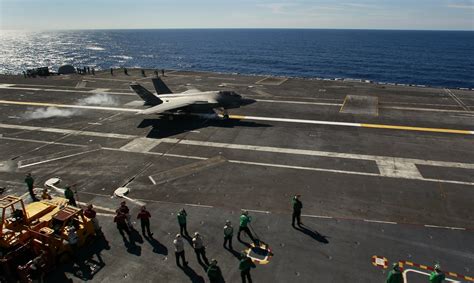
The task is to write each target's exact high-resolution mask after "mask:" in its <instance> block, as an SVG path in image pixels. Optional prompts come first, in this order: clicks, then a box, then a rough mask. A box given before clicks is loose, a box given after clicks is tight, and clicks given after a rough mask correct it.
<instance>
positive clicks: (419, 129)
mask: <svg viewBox="0 0 474 283" xmlns="http://www.w3.org/2000/svg"><path fill="white" fill-rule="evenodd" d="M361 127H363V128H375V129H391V130H404V131H419V132H435V133H448V134H465V135H473V134H474V131H468V130H452V129H442V128H424V127H411V126H397V125H381V124H361Z"/></svg>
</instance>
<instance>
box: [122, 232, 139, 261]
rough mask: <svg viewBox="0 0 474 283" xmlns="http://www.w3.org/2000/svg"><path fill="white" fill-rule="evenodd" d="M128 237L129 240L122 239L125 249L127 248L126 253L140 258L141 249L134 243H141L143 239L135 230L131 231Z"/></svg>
mask: <svg viewBox="0 0 474 283" xmlns="http://www.w3.org/2000/svg"><path fill="white" fill-rule="evenodd" d="M128 236H129V240H127V239H126V238H123V241H124V244H125V247H126V248H127V252H129V253H131V254H133V255H136V256H141V254H142V248H141V247H140V246H139V245H137V244H136V243H140V244H142V243H143V238H142V236H140V234H139V233H138V232H137V230H135V229H131V231H130V234H129V235H128Z"/></svg>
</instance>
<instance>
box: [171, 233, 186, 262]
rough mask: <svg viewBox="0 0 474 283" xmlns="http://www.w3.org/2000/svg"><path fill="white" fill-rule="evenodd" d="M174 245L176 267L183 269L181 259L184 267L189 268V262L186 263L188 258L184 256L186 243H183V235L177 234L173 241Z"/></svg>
mask: <svg viewBox="0 0 474 283" xmlns="http://www.w3.org/2000/svg"><path fill="white" fill-rule="evenodd" d="M173 245H174V255H175V256H176V265H177V266H179V267H181V264H180V263H179V259H180V258H181V261H182V262H183V265H184V266H187V265H188V262H187V261H186V257H185V255H184V241H183V237H181V234H176V237H175V238H174V241H173Z"/></svg>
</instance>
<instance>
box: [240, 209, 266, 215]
mask: <svg viewBox="0 0 474 283" xmlns="http://www.w3.org/2000/svg"><path fill="white" fill-rule="evenodd" d="M240 210H246V211H250V212H256V213H264V214H270V213H271V212H270V211H267V210H257V209H247V208H242V209H240Z"/></svg>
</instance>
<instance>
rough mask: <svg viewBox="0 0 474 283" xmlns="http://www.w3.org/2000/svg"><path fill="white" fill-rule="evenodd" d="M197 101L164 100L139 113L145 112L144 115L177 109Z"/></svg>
mask: <svg viewBox="0 0 474 283" xmlns="http://www.w3.org/2000/svg"><path fill="white" fill-rule="evenodd" d="M194 103H195V101H192V100H188V101H176V100H174V101H173V100H170V101H169V102H163V103H162V104H160V105H157V106H153V107H151V108H148V109H145V110H143V111H140V112H138V113H137V114H143V115H148V114H160V113H163V112H165V111H169V110H175V109H178V108H181V107H185V106H189V105H191V104H194Z"/></svg>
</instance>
